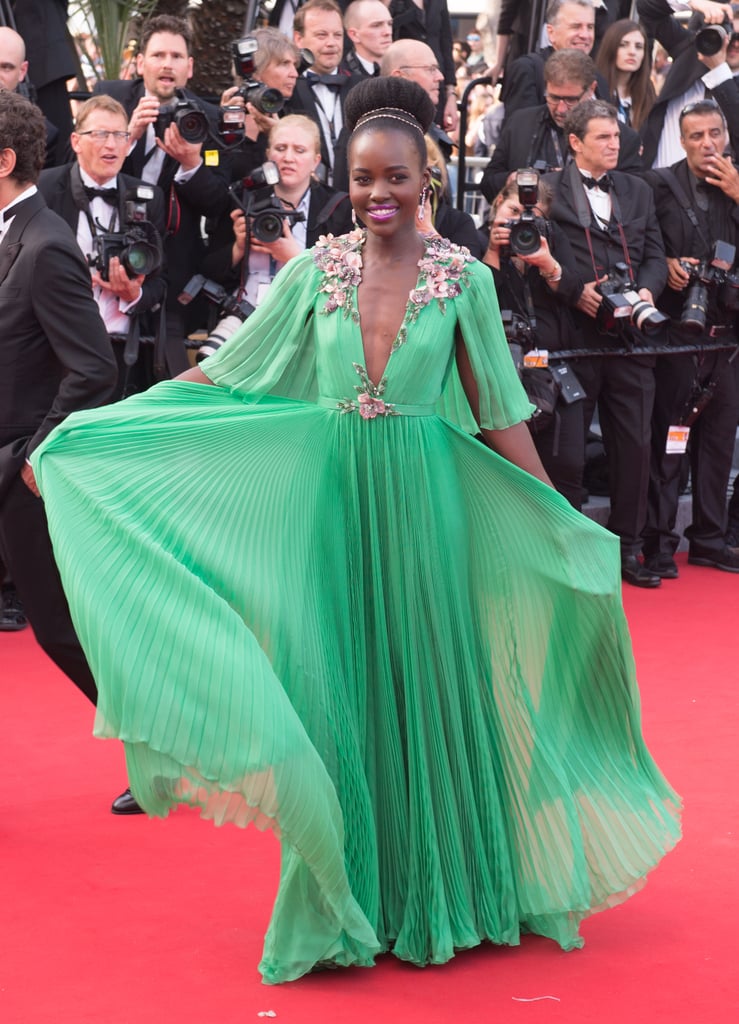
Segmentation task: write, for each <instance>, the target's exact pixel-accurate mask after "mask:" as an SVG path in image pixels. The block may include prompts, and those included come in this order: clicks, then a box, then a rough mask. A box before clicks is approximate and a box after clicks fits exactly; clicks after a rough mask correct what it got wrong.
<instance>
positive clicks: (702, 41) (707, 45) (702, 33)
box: [695, 14, 734, 57]
mask: <svg viewBox="0 0 739 1024" xmlns="http://www.w3.org/2000/svg"><path fill="white" fill-rule="evenodd" d="M700 19H701V27H700V28H699V29H698V30H697V31H696V33H695V48H696V50H697V51H698V53H700V54H702V56H704V57H712V56H713V55H714V54H715V53H718V52H719V50H720V49H721V47H722V46H723V45H724V41H725V40H726V39H729V38H730V37H731V36H732V35H734V26H733V24H732V23H731V19H730V18H726V19H724V22H723V24H722V25H706V24H705V22H704V21H703V15H702V14H701V15H700Z"/></svg>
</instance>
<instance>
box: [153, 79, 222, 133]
mask: <svg viewBox="0 0 739 1024" xmlns="http://www.w3.org/2000/svg"><path fill="white" fill-rule="evenodd" d="M171 124H176V125H177V127H178V129H179V132H180V135H181V136H182V138H183V139H184V140H185V142H205V140H206V139H207V138H208V135H209V134H210V125H209V124H208V118H207V117H206V116H205V114H204V113H203V111H202V110H201V109H200V107H198V106H197V105H196V104H195V103H193V102H192V101H191V100H188V99H187V98H186V97H185V94H184V93H183V91H182V89H176V90H175V99H174V100H173V101H172V102H171V103H167V104H165V105H164V106H161V107H160V108H159V113H158V115H157V119H156V121H155V122H154V134H155V135H156V137H157V138H158V139H163V138H164V133H165V131H166V130H167V128H169V126H170V125H171Z"/></svg>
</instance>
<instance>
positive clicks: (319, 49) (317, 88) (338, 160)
mask: <svg viewBox="0 0 739 1024" xmlns="http://www.w3.org/2000/svg"><path fill="white" fill-rule="evenodd" d="M293 39H294V41H295V45H296V46H297V47H298V49H301V50H302V49H305V50H310V52H311V53H312V54H313V57H314V59H315V63H314V64H313V66H312V67H310V68H308V70H307V71H305V72H304V73H303V74H302V75H301V77H300V78H299V79H298V80H297V82H296V83H295V91H294V92H293V95H292V99H291V100H290V101H289V102H288V104H287V109H288V111H289V112H290V113H291V114H307V115H308V117H310V118H312V119H313V120H314V121H315V122H316V124H317V125H318V127H319V129H320V131H321V167H319V172H318V176H319V177H320V178H321V180H322V181H323V182H324V184H327V185H332V186H333V187H334V188H338V189H341V190H342V191H344V192H345V191H347V189H348V188H349V167H348V164H347V158H346V147H347V143H348V141H349V134H348V132H347V131H346V129H345V128H344V102H345V100H346V96H347V93H348V92H349V90H350V89H351V87H352V86H353V85H355V84H356V83H357V82H360V81H361V80H362V77H361V76H360V75H356V74H352V73H350V72H349V71H345V70H342V68H341V67H340V64H341V58H342V55H343V52H344V24H343V21H342V14H341V8H340V7H339V6H338V5H337V4H335V3H334V0H308V3H306V4H303V6H302V7H300V8H299V9H298V11H297V13H296V14H295V21H294V23H293Z"/></svg>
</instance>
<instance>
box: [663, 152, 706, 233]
mask: <svg viewBox="0 0 739 1024" xmlns="http://www.w3.org/2000/svg"><path fill="white" fill-rule="evenodd" d="M655 174H656V175H657V176H658V177H659V178H661V179H662V181H664V183H665V185H667V187H668V188H669V190H670V192H672V194H673V196H674V197H675V199H677V202H678V206H680V207H681V208H682V209H683V210H685V213H686V215H687V218H688V220H689V221H690V223H691V224H692V225H693V227H694V228H695V230H696V231H697V232H698V236H699V238H700V240H701V242H703V244H704V245H705V247H706V252H710V250H711V243H710V242H709V241H708V239H707V238H706V236H705V234H704V233H703V229H702V228H701V226H700V221H699V220H698V217H697V216H696V213H695V210H694V209H693V207H692V205H691V202H690V199H689V198H688V196H687V194H686V192H685V189H684V188H683V187H682V185H681V184H680V182H679V181H678V179H677V175H676V174H675V172H674V171H673V170H672V168H671V167H657V168H655Z"/></svg>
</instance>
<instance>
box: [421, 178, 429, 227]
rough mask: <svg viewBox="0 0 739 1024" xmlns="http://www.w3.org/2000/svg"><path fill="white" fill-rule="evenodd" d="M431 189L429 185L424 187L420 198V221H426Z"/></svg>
mask: <svg viewBox="0 0 739 1024" xmlns="http://www.w3.org/2000/svg"><path fill="white" fill-rule="evenodd" d="M428 195H429V188H428V185H424V186H423V188H422V189H421V194H420V195H419V197H418V219H419V220H425V219H426V200H427V199H428Z"/></svg>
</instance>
